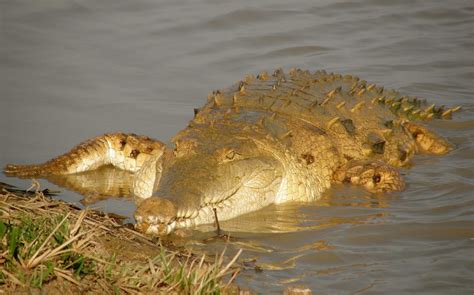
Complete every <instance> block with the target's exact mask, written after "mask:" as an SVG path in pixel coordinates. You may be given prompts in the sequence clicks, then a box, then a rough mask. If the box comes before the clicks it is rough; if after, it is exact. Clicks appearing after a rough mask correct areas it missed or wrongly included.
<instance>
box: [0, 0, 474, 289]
mask: <svg viewBox="0 0 474 295" xmlns="http://www.w3.org/2000/svg"><path fill="white" fill-rule="evenodd" d="M0 9H1V10H0V11H1V15H0V17H1V18H0V21H1V23H0V25H1V27H0V29H1V35H0V109H1V114H0V125H1V128H0V140H1V145H0V151H1V153H0V165H1V166H3V165H4V164H6V163H10V162H15V163H30V162H39V161H44V160H47V159H49V158H51V157H52V156H54V155H57V154H60V153H63V152H64V151H66V150H68V149H69V148H70V147H72V146H73V145H74V144H76V143H78V142H79V141H82V140H84V139H86V138H90V137H93V136H96V135H98V134H102V133H105V132H112V131H119V130H120V131H125V132H135V133H140V134H147V135H149V136H152V137H155V138H159V139H162V140H166V139H168V138H170V137H171V136H172V135H173V134H174V133H176V132H177V131H178V130H180V129H181V128H183V127H184V126H185V125H186V122H187V121H188V120H189V119H190V118H191V117H192V115H193V108H194V107H197V106H199V105H201V104H202V103H203V101H204V99H205V97H206V96H207V93H208V91H210V90H212V89H216V88H220V87H224V86H227V85H230V84H231V83H233V82H235V81H236V80H239V79H241V78H242V77H243V76H244V75H245V74H246V73H256V72H258V71H259V70H262V69H268V70H271V69H274V68H276V67H283V68H286V69H288V68H290V67H293V66H300V67H305V68H310V69H319V68H324V69H326V70H329V71H337V72H341V73H352V74H357V75H359V76H361V77H363V78H364V79H367V80H369V81H373V82H376V83H380V84H382V85H384V86H386V87H393V88H396V89H399V90H401V91H402V92H404V93H406V94H411V95H417V96H420V97H425V98H429V99H430V100H431V101H433V102H435V103H439V104H446V105H462V106H463V109H464V111H463V112H462V113H461V114H459V115H456V118H455V120H453V121H445V122H435V123H433V124H432V126H433V127H434V128H435V129H436V130H437V131H438V132H439V133H441V134H443V135H444V136H446V137H447V138H448V139H449V140H450V141H451V142H452V143H454V144H455V145H456V150H455V151H454V152H452V153H451V154H450V155H448V156H447V157H443V158H433V157H418V158H417V159H416V160H415V161H414V162H415V163H414V164H415V166H414V167H413V168H410V169H407V170H404V171H403V173H404V174H405V177H406V179H407V181H408V189H407V190H406V191H405V192H403V193H399V194H393V195H388V196H369V195H367V194H366V193H364V192H360V191H356V190H349V189H347V188H335V190H333V191H331V192H329V193H328V194H327V195H326V196H325V198H324V199H323V200H321V201H320V202H316V203H313V204H306V205H298V204H293V205H286V206H278V207H277V206H275V207H271V208H268V209H265V210H262V211H261V212H259V213H258V214H252V215H250V216H247V217H246V218H241V219H240V220H238V221H234V222H228V223H226V224H224V225H223V226H224V228H225V229H226V230H229V231H231V233H232V236H233V237H234V238H235V240H234V241H233V242H232V244H231V246H230V247H229V248H230V249H229V251H230V252H234V251H235V249H237V248H240V247H243V248H244V249H245V252H244V257H245V258H246V259H249V260H252V259H254V260H256V261H255V262H248V263H247V265H248V266H249V267H248V268H249V269H248V270H244V271H243V273H242V275H241V277H240V279H239V283H240V284H242V285H247V286H250V287H251V288H253V289H254V290H256V291H258V292H262V293H274V292H279V291H281V290H282V289H283V288H284V287H285V286H286V285H293V284H303V285H307V286H309V287H310V288H311V289H313V290H314V291H316V293H318V294H319V293H321V294H334V293H340V294H341V293H342V294H344V293H382V292H383V293H392V294H396V293H399V292H404V293H415V292H417V293H428V294H434V293H439V294H446V293H456V294H460V293H465V294H472V292H473V290H474V258H473V257H474V215H473V214H474V193H473V191H474V179H473V176H474V116H473V114H474V103H473V99H474V86H473V85H474V4H473V3H472V2H471V1H370V0H361V1H347V0H346V1H260V2H259V3H256V1H246V2H242V1H239V2H238V1H233V2H229V3H223V1H213V0H208V1H152V0H149V1H146V0H137V1H133V2H131V1H125V0H104V1H96V0H90V1H54V0H53V1H44V0H41V1H37V0H30V1H27V0H23V1H3V2H2V3H1V4H0ZM0 181H7V182H9V183H13V184H16V185H19V186H22V187H25V186H28V185H29V181H24V180H16V179H7V178H6V177H5V176H3V175H1V176H0ZM43 185H45V186H48V187H50V188H54V187H55V186H54V185H52V184H49V183H46V182H43ZM62 197H63V198H65V199H67V200H69V201H71V202H78V201H80V200H81V198H82V196H81V195H79V194H77V193H74V192H72V191H64V193H63V194H62ZM95 206H98V207H101V208H103V209H105V210H108V211H113V212H117V213H121V214H127V215H131V212H132V211H133V210H134V205H133V203H132V202H131V201H130V200H127V199H119V198H114V199H109V200H102V201H99V202H97V203H96V204H95ZM195 236H196V239H195V241H194V240H190V242H189V244H193V247H196V248H200V249H206V250H208V251H214V250H218V249H221V248H222V247H223V243H222V242H209V243H207V244H203V243H201V242H198V241H199V240H200V239H199V238H201V237H208V236H209V234H206V233H196V234H195ZM256 265H257V266H258V268H261V269H263V271H261V272H260V271H255V270H254V269H255V266H256Z"/></svg>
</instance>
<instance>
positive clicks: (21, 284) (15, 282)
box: [0, 268, 25, 287]
mask: <svg viewBox="0 0 474 295" xmlns="http://www.w3.org/2000/svg"><path fill="white" fill-rule="evenodd" d="M0 271H1V272H2V273H3V274H4V275H6V276H7V277H8V278H10V280H12V282H13V283H14V284H16V285H18V286H22V287H24V286H25V284H23V283H22V282H20V280H19V279H17V277H15V276H14V275H12V274H11V273H9V272H8V271H6V270H5V269H3V268H0Z"/></svg>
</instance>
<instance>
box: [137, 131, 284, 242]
mask: <svg viewBox="0 0 474 295" xmlns="http://www.w3.org/2000/svg"><path fill="white" fill-rule="evenodd" d="M223 131H224V130H219V128H218V127H216V129H213V131H212V132H209V131H208V130H206V131H203V130H193V131H192V132H191V131H187V133H186V134H185V135H181V136H179V140H175V145H176V148H175V150H174V151H173V152H171V151H170V152H168V153H167V155H165V157H164V159H163V161H162V167H161V169H159V170H160V171H162V173H161V177H160V178H159V180H157V185H156V187H157V190H156V191H155V192H154V194H153V196H152V197H150V198H147V199H145V200H143V201H142V202H141V203H140V204H139V205H138V208H137V211H136V212H135V219H136V221H137V225H136V227H137V228H138V229H139V230H140V231H142V232H145V233H148V234H153V235H163V234H168V233H170V232H172V231H173V230H174V229H175V228H185V227H191V226H194V225H199V224H208V223H213V222H214V220H215V214H216V215H217V217H218V220H227V219H230V218H233V217H236V216H238V215H241V214H245V213H247V212H252V211H255V210H257V209H260V208H263V207H265V206H267V205H269V204H271V203H272V202H273V201H274V199H275V196H276V195H277V193H278V191H279V189H280V184H281V182H282V178H283V171H284V169H283V167H282V165H281V163H280V161H279V160H278V159H277V157H275V155H274V154H273V153H272V152H271V151H270V150H267V149H264V148H262V147H261V146H260V145H258V144H257V143H256V142H255V141H254V140H253V139H250V138H251V137H246V136H242V134H243V133H242V130H239V136H237V135H236V133H234V132H232V130H226V132H223ZM235 131H236V132H237V131H238V130H235Z"/></svg>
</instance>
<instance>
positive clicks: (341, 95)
mask: <svg viewBox="0 0 474 295" xmlns="http://www.w3.org/2000/svg"><path fill="white" fill-rule="evenodd" d="M425 104H426V103H425V102H423V101H420V100H418V99H416V98H413V97H406V96H401V95H400V94H399V93H398V92H396V91H393V90H384V89H383V88H381V87H377V86H375V85H373V84H370V85H369V84H367V82H366V81H360V80H359V79H358V78H357V77H353V76H349V75H347V76H342V75H337V74H327V73H326V72H324V71H318V72H315V73H310V72H308V71H302V70H291V71H290V72H289V73H284V72H283V71H282V70H277V71H275V72H274V73H273V74H272V75H269V74H267V73H266V72H262V73H260V74H259V75H258V76H257V77H254V76H248V77H246V78H245V80H243V81H240V82H239V83H237V84H235V85H234V86H232V87H230V88H228V89H226V90H221V91H214V92H213V93H211V94H210V95H209V97H208V102H207V104H206V105H205V106H204V107H202V108H201V109H196V110H195V118H194V119H193V120H192V121H191V122H190V123H189V125H188V126H187V127H186V128H185V129H184V130H182V131H180V132H179V133H178V134H177V135H176V136H175V137H174V138H173V139H172V140H171V144H170V145H169V146H167V145H165V144H163V143H161V142H159V141H156V140H152V139H150V138H148V137H143V136H136V135H133V134H132V135H126V134H122V133H117V134H107V135H104V136H101V137H98V138H95V139H92V140H90V141H87V142H85V143H83V144H81V145H79V146H78V147H76V148H75V149H73V150H72V151H71V152H69V153H67V154H65V155H63V156H60V157H58V158H56V159H53V160H51V161H49V162H46V163H44V164H41V165H8V166H7V167H6V168H5V172H6V173H7V175H12V176H24V177H28V176H48V175H67V174H74V173H79V172H85V171H90V170H93V169H96V168H98V167H100V166H103V165H108V164H111V165H113V166H115V167H118V168H120V169H123V170H127V171H130V172H132V173H133V188H132V191H133V194H134V196H135V197H136V199H137V202H138V209H137V211H136V213H135V218H136V220H137V228H138V229H140V230H141V231H143V232H146V233H150V234H167V233H170V232H171V231H173V230H174V229H176V228H184V227H192V226H195V225H199V224H206V223H212V222H214V219H215V215H214V214H215V213H216V214H217V216H218V218H219V219H220V220H227V219H231V218H234V217H237V216H239V215H242V214H245V213H249V212H252V211H256V210H258V209H261V208H263V207H266V206H268V205H270V204H273V203H283V202H289V201H303V202H307V201H314V200H317V199H318V198H320V196H321V194H322V193H323V192H324V191H325V190H327V189H328V188H329V187H330V186H331V184H333V183H347V184H354V185H361V186H364V187H365V188H366V189H367V190H368V191H370V192H384V191H387V192H390V191H400V190H402V189H403V188H404V181H403V179H402V178H401V176H400V174H399V172H398V167H403V166H406V165H407V164H408V163H409V162H410V160H411V159H412V157H413V156H414V154H415V153H428V154H436V155H441V154H445V153H447V152H448V151H449V150H450V149H451V146H450V144H449V143H448V142H447V141H445V140H444V139H442V138H440V137H439V136H437V135H435V134H434V133H433V132H431V131H429V130H428V129H426V128H425V127H423V126H421V125H420V124H419V123H414V122H412V121H413V120H416V119H418V120H430V119H432V118H448V117H450V116H451V114H452V113H453V112H455V111H456V110H458V109H459V108H455V109H447V110H444V109H443V108H435V107H434V106H426V105H425Z"/></svg>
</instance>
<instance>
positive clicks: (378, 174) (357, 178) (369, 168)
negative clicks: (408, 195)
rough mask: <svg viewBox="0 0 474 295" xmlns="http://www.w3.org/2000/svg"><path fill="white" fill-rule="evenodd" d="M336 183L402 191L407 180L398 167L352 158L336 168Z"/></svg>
mask: <svg viewBox="0 0 474 295" xmlns="http://www.w3.org/2000/svg"><path fill="white" fill-rule="evenodd" d="M333 179H334V182H336V183H348V184H354V185H361V186H363V187H365V188H366V189H367V190H368V191H369V192H374V193H376V192H394V191H402V190H403V189H404V188H405V182H404V180H403V178H402V176H401V175H400V173H399V172H398V170H397V169H396V168H394V167H393V166H391V165H389V164H386V163H385V162H382V161H369V160H352V161H349V162H348V163H347V164H345V165H344V166H342V167H340V168H339V169H337V170H336V172H335V173H334V176H333Z"/></svg>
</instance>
